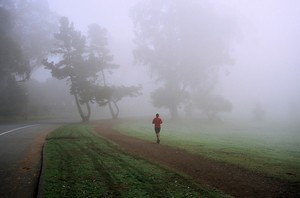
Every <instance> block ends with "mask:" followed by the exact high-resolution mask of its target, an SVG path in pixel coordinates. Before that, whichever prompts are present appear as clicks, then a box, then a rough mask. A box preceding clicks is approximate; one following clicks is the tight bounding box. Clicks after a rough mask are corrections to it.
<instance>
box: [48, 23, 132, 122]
mask: <svg viewBox="0 0 300 198" xmlns="http://www.w3.org/2000/svg"><path fill="white" fill-rule="evenodd" d="M54 36H55V38H56V39H57V41H58V42H57V43H56V45H55V47H54V49H53V50H52V55H54V56H55V57H56V59H57V58H59V60H58V61H56V62H54V61H50V60H49V59H46V60H44V61H43V63H44V65H45V66H46V68H47V69H50V70H51V72H52V76H54V77H55V78H57V79H67V80H68V81H69V83H70V93H71V95H73V96H74V98H75V101H76V105H77V108H78V111H79V114H80V116H81V119H82V121H83V122H85V121H88V120H89V118H90V115H91V108H90V103H91V102H95V101H96V102H97V103H98V104H99V105H101V106H105V105H108V106H109V108H110V110H111V114H112V117H113V118H117V116H118V114H119V108H118V106H117V101H118V100H120V99H121V97H124V96H125V95H126V96H132V95H134V93H135V92H137V91H138V88H136V89H134V88H135V87H133V88H132V89H128V88H127V87H121V88H120V87H118V88H117V87H114V86H111V85H108V83H107V80H106V74H105V72H106V71H111V70H112V69H116V68H118V65H116V64H113V63H112V60H113V57H112V56H111V55H110V54H109V50H108V48H107V38H106V30H105V29H103V28H101V27H100V26H99V25H95V24H94V25H90V26H89V31H88V37H87V38H88V39H87V40H86V38H85V36H83V35H81V33H80V32H79V31H76V30H75V28H74V25H73V23H69V20H68V18H66V17H62V18H61V20H60V28H59V33H57V34H55V35H54ZM122 91H123V92H122ZM120 93H123V95H121V97H120ZM124 93H125V94H124ZM83 105H84V106H85V107H86V110H87V112H86V113H85V112H84V111H83V108H82V106H83ZM113 107H115V108H116V112H115V111H114V109H113Z"/></svg>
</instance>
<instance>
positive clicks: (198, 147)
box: [114, 119, 300, 182]
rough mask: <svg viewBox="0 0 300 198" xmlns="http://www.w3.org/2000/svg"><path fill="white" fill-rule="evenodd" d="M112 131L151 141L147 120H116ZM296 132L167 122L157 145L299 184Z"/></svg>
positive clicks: (289, 128) (272, 126)
mask: <svg viewBox="0 0 300 198" xmlns="http://www.w3.org/2000/svg"><path fill="white" fill-rule="evenodd" d="M114 129H116V130H117V131H119V132H121V133H123V134H126V135H129V136H134V137H137V138H141V139H146V140H150V141H155V134H154V129H153V126H152V124H151V119H150V120H142V119H141V120H138V119H131V120H130V119H127V120H123V121H119V122H118V124H116V125H115V127H114ZM299 142H300V133H299V127H298V126H289V125H281V124H280V123H279V124H276V123H266V124H261V125H258V124H255V123H254V124H253V123H252V124H249V123H242V122H241V123H239V122H235V123H229V122H227V123H226V122H223V123H209V122H203V121H201V120H200V121H196V122H195V121H179V122H176V123H174V122H169V121H168V120H165V122H164V123H163V126H162V130H161V144H166V145H169V146H173V147H178V148H182V149H185V150H187V151H189V152H191V153H195V154H198V155H201V156H204V157H207V158H210V159H214V160H217V161H223V162H227V163H231V164H234V165H238V166H241V167H244V168H247V169H249V170H252V171H255V172H259V173H263V174H266V175H268V176H272V177H275V178H280V179H283V180H287V181H290V182H299V181H300V144H299Z"/></svg>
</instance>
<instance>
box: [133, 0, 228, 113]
mask: <svg viewBox="0 0 300 198" xmlns="http://www.w3.org/2000/svg"><path fill="white" fill-rule="evenodd" d="M131 14H132V19H133V22H134V27H135V40H134V41H135V44H136V48H135V49H134V51H133V53H134V56H135V60H136V62H137V63H139V64H143V65H147V66H149V67H150V68H151V70H152V72H153V73H154V74H155V75H156V78H157V80H158V81H160V82H161V83H162V87H161V88H158V90H157V91H156V92H154V94H153V98H152V99H153V104H154V105H155V106H158V107H165V108H167V109H169V110H170V112H171V115H172V117H173V118H176V117H177V116H178V115H177V110H178V106H179V105H180V104H182V103H185V102H186V101H187V100H189V93H190V92H193V91H194V90H197V91H198V90H200V91H202V90H203V89H207V87H209V88H210V89H211V88H213V86H212V85H214V83H215V79H216V75H217V73H218V69H219V67H220V65H222V64H227V63H231V62H232V60H231V58H230V56H229V50H228V49H229V46H230V45H229V44H230V42H231V40H232V33H233V31H232V30H233V29H232V27H233V26H232V21H230V20H229V19H228V18H226V17H223V18H221V17H217V16H216V15H215V14H214V13H213V12H212V10H211V9H210V8H209V6H208V5H201V4H200V3H199V2H197V1H192V0H188V1H181V0H174V1H168V0H164V1H161V0H151V1H150V0H147V1H142V2H140V3H139V4H137V6H136V7H135V8H134V9H133V11H132V13H131Z"/></svg>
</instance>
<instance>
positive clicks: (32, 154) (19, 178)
mask: <svg viewBox="0 0 300 198" xmlns="http://www.w3.org/2000/svg"><path fill="white" fill-rule="evenodd" d="M57 126H59V123H47V122H44V123H39V124H34V123H26V124H20V123H19V124H0V197H1V198H5V197H8V198H14V197H24V198H26V197H35V191H36V187H37V184H38V177H39V172H40V166H41V149H42V146H43V141H44V139H45V137H46V135H47V133H49V132H50V131H52V130H53V129H54V128H56V127H57Z"/></svg>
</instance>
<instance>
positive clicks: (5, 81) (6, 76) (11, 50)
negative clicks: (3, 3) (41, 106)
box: [0, 7, 30, 117]
mask: <svg viewBox="0 0 300 198" xmlns="http://www.w3.org/2000/svg"><path fill="white" fill-rule="evenodd" d="M13 30H14V20H13V18H12V15H11V13H10V12H9V11H8V10H6V9H4V8H3V7H0V43H1V45H0V93H1V94H0V116H3V117H6V116H10V117H14V116H17V115H20V114H21V113H22V112H23V110H24V105H23V104H24V101H26V93H25V91H24V90H23V89H22V86H21V85H20V84H19V83H18V81H21V80H26V79H28V78H29V73H30V70H29V65H28V62H27V61H26V59H24V56H23V53H22V50H21V46H20V45H19V44H18V43H17V42H16V41H15V40H14V38H13V37H12V36H11V35H12V33H13Z"/></svg>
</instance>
